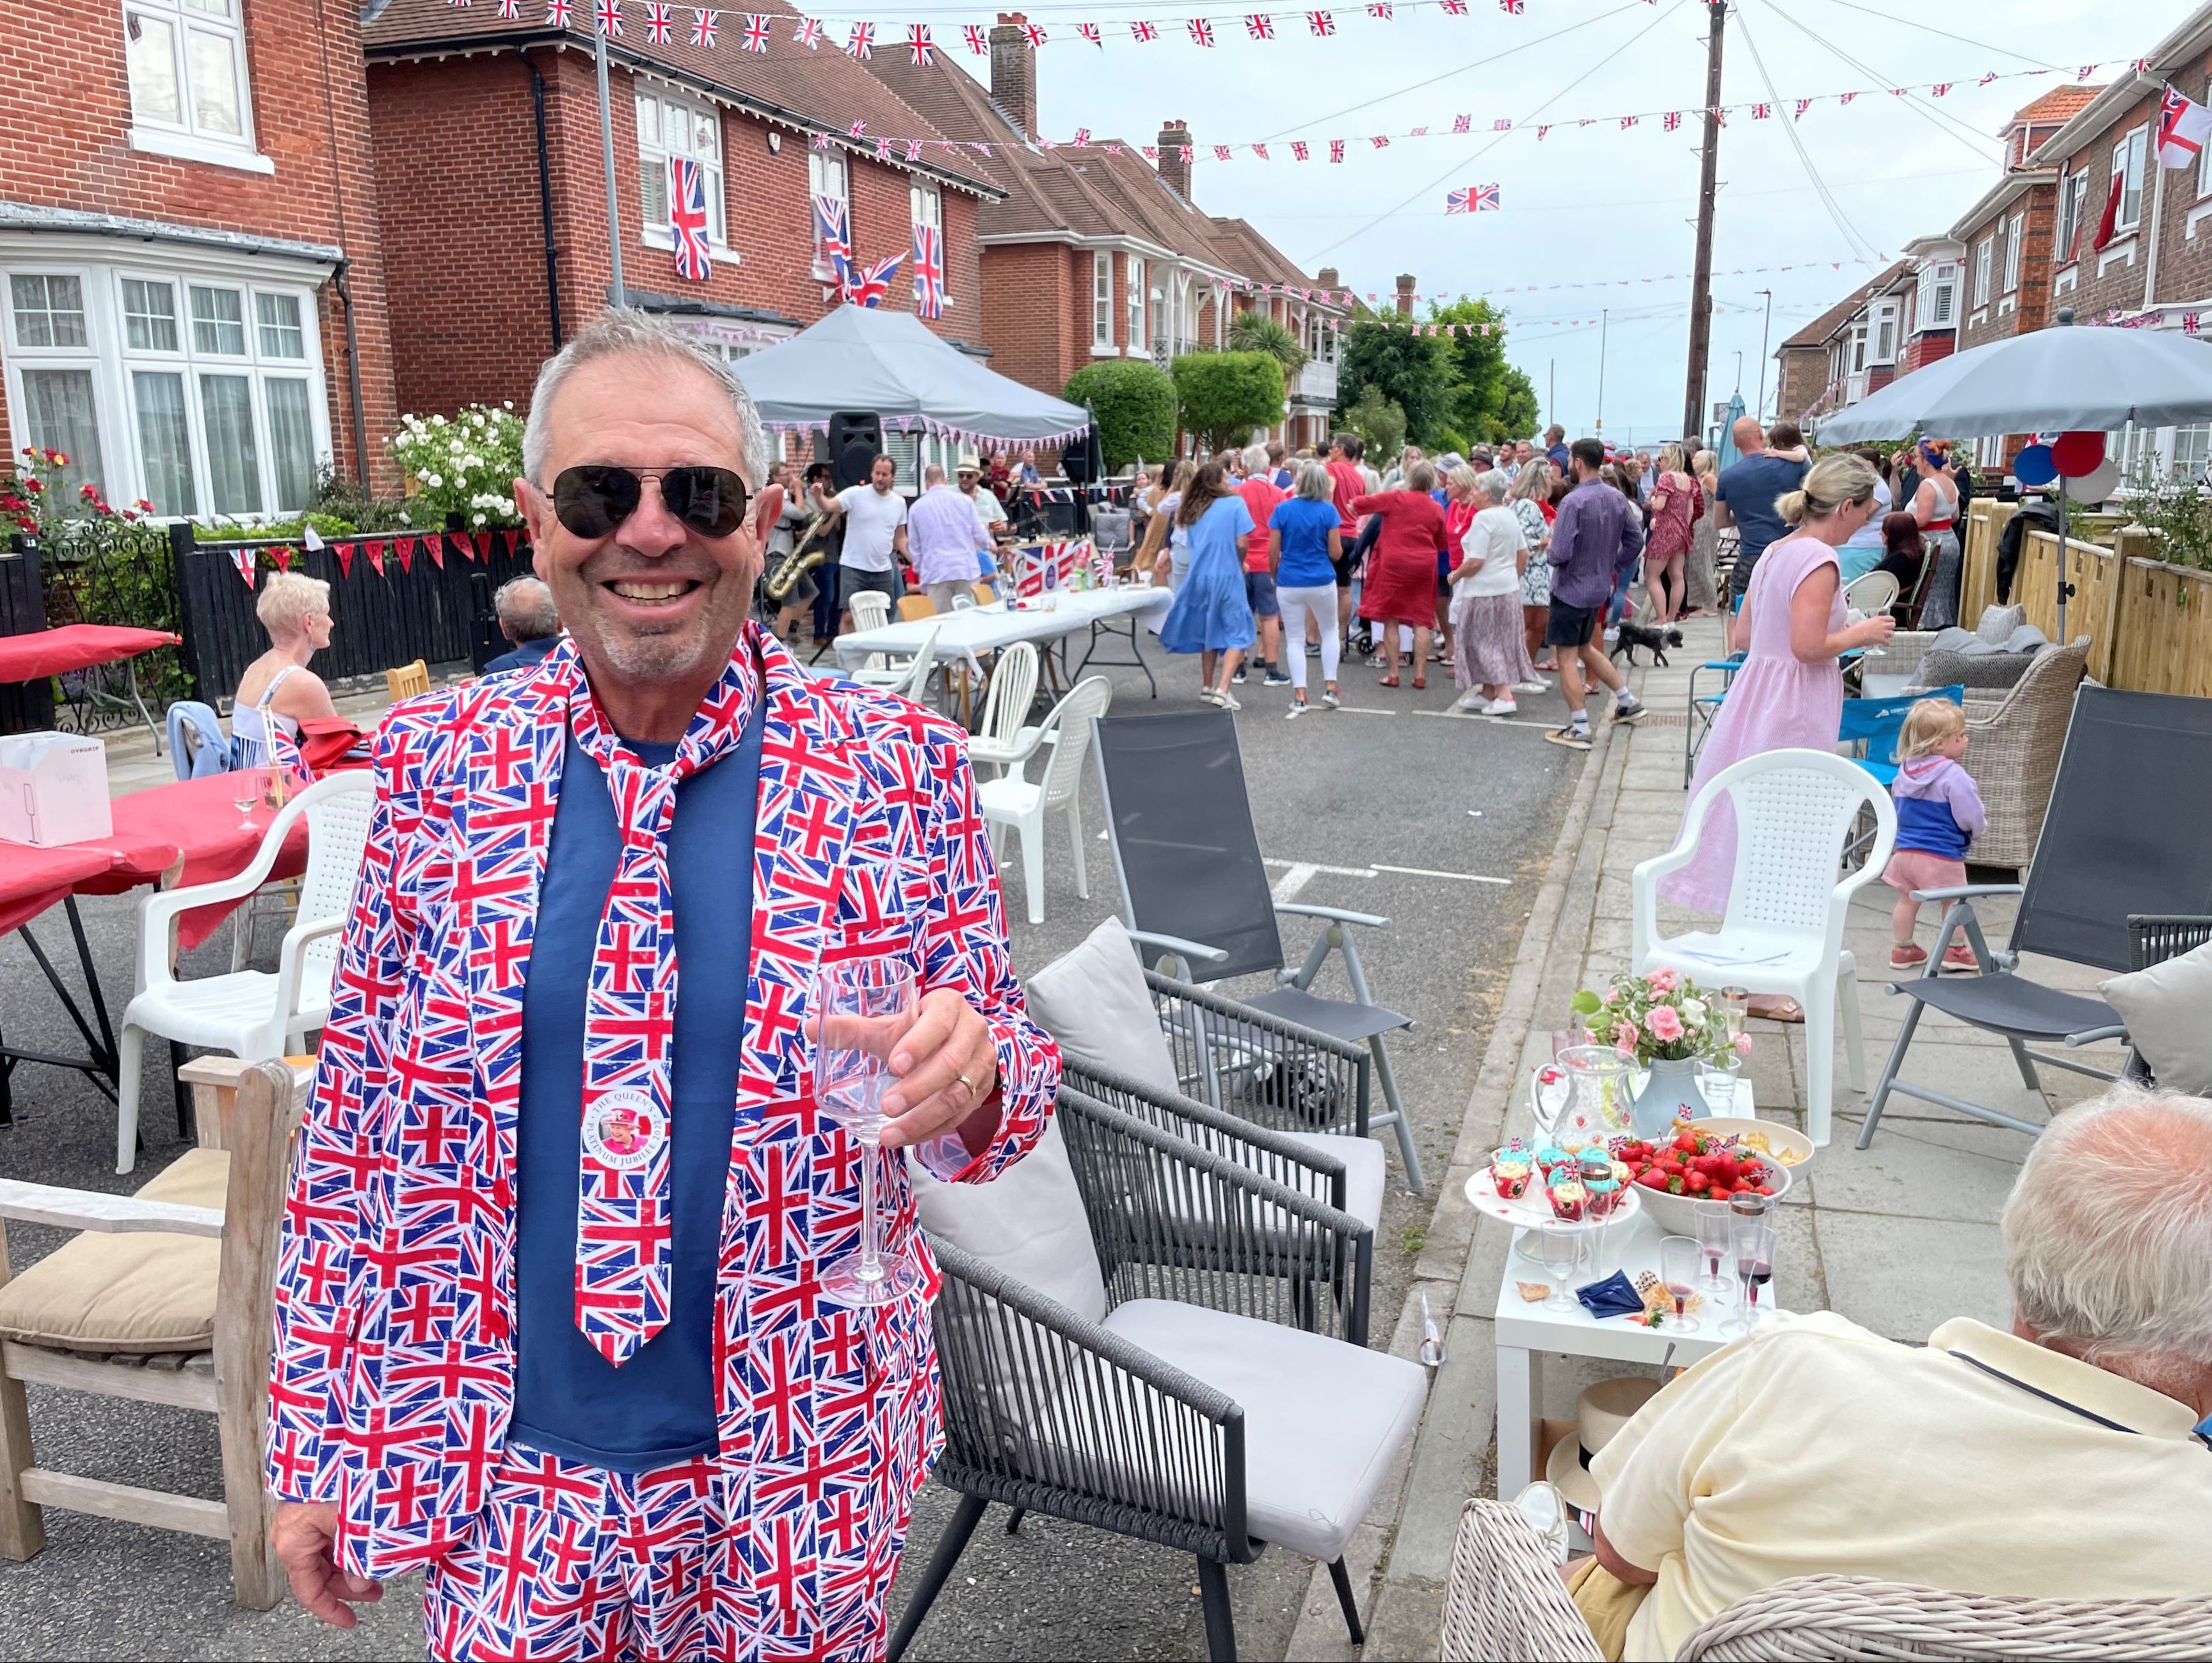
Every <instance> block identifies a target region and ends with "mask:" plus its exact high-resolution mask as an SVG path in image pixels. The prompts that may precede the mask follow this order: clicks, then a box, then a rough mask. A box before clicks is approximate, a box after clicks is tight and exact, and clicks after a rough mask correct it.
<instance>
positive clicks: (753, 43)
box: [744, 11, 769, 52]
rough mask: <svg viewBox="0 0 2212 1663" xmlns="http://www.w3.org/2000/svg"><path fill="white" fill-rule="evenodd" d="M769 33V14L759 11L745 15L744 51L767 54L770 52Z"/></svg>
mask: <svg viewBox="0 0 2212 1663" xmlns="http://www.w3.org/2000/svg"><path fill="white" fill-rule="evenodd" d="M768 31H769V16H768V14H767V13H765V12H757V11H750V12H747V13H746V14H745V39H744V49H745V50H746V51H747V52H766V51H767V50H768Z"/></svg>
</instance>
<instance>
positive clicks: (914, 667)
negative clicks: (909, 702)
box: [850, 619, 944, 702]
mask: <svg viewBox="0 0 2212 1663" xmlns="http://www.w3.org/2000/svg"><path fill="white" fill-rule="evenodd" d="M942 627H944V626H943V625H942V624H939V623H937V622H936V621H935V620H934V619H932V620H930V621H929V622H928V623H927V624H926V625H925V627H924V628H923V630H922V632H921V642H920V643H918V644H917V645H916V646H915V650H914V654H913V655H912V656H911V657H908V656H906V655H899V656H897V657H894V656H892V655H890V654H888V653H870V654H869V655H868V661H867V662H866V664H864V665H862V666H861V667H860V668H859V669H857V670H854V671H853V672H852V673H851V676H850V679H852V680H854V681H857V682H859V683H860V685H862V686H864V687H881V688H884V690H886V691H890V692H894V693H896V694H897V695H898V696H899V697H901V698H910V699H914V700H915V701H917V702H919V701H920V700H921V697H922V696H923V694H925V693H926V692H927V691H928V690H929V678H930V677H931V676H933V675H934V674H935V673H937V632H938V630H939V629H941V628H942Z"/></svg>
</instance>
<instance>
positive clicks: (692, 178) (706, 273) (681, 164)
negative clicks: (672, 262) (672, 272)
mask: <svg viewBox="0 0 2212 1663" xmlns="http://www.w3.org/2000/svg"><path fill="white" fill-rule="evenodd" d="M668 228H669V229H670V231H671V232H672V233H673V234H674V235H675V237H676V275H677V276H678V277H684V278H686V279H688V280H689V281H690V282H692V283H704V282H706V281H707V279H708V277H710V276H711V275H712V274H713V272H714V257H713V256H712V255H711V254H710V253H708V249H707V172H706V169H705V168H702V167H700V165H699V164H698V163H697V162H696V161H692V160H691V159H690V157H689V156H673V155H672V156H671V157H669V158H668Z"/></svg>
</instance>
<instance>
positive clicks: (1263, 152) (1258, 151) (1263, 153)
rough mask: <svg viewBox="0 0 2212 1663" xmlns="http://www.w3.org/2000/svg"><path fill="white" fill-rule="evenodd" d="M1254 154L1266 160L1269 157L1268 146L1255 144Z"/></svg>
mask: <svg viewBox="0 0 2212 1663" xmlns="http://www.w3.org/2000/svg"><path fill="white" fill-rule="evenodd" d="M1252 154H1253V155H1255V156H1257V157H1259V158H1260V160H1261V161H1266V160H1267V146H1266V145H1264V144H1255V145H1254V146H1253V147H1252Z"/></svg>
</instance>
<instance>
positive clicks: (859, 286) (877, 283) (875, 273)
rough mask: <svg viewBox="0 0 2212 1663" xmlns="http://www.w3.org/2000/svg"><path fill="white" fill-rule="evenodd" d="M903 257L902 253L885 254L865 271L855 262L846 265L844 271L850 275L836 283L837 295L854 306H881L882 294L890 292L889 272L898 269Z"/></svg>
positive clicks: (882, 301)
mask: <svg viewBox="0 0 2212 1663" xmlns="http://www.w3.org/2000/svg"><path fill="white" fill-rule="evenodd" d="M905 258H906V256H905V255H904V254H886V255H884V257H883V258H882V259H879V260H878V261H877V262H876V263H875V264H874V265H871V266H869V267H868V268H867V269H866V271H862V270H860V266H859V265H858V264H857V263H854V264H852V265H848V266H847V267H846V271H848V273H849V274H850V275H849V276H848V277H847V279H846V281H845V282H843V283H840V284H839V285H838V295H839V297H840V298H841V299H842V300H845V301H847V302H850V303H851V304H852V305H854V306H868V307H875V306H881V305H882V304H883V303H884V295H888V294H890V292H891V273H892V272H894V271H897V270H898V269H899V262H900V261H902V260H903V259H905Z"/></svg>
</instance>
